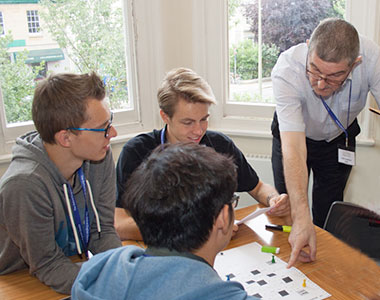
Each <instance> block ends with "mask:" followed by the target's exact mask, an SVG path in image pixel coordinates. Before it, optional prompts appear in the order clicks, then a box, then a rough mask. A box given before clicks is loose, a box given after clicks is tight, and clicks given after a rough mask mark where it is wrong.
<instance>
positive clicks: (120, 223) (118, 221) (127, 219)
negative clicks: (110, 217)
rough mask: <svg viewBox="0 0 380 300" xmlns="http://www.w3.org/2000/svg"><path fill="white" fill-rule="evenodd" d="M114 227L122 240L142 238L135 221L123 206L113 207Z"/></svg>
mask: <svg viewBox="0 0 380 300" xmlns="http://www.w3.org/2000/svg"><path fill="white" fill-rule="evenodd" d="M115 228H116V232H117V233H118V235H119V237H120V239H121V240H122V241H123V240H142V236H141V233H140V230H139V228H138V227H137V225H136V222H135V221H134V220H133V218H132V217H131V216H129V215H128V214H127V213H126V211H125V209H123V208H119V207H116V209H115Z"/></svg>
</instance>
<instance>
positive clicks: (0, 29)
mask: <svg viewBox="0 0 380 300" xmlns="http://www.w3.org/2000/svg"><path fill="white" fill-rule="evenodd" d="M2 35H4V18H3V12H1V11H0V36H2Z"/></svg>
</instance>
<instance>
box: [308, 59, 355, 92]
mask: <svg viewBox="0 0 380 300" xmlns="http://www.w3.org/2000/svg"><path fill="white" fill-rule="evenodd" d="M308 65H309V54H308V55H307V56H306V76H307V77H309V78H313V79H314V80H317V81H318V82H319V81H321V80H324V82H326V84H328V85H334V86H339V85H342V84H343V83H344V82H345V81H346V79H347V77H348V75H350V72H351V69H352V66H351V69H350V70H349V71H348V73H347V75H346V76H345V77H344V79H343V80H335V79H331V78H328V77H327V76H323V75H322V74H320V73H318V74H317V73H313V72H312V71H310V70H309V69H308V67H307V66H308Z"/></svg>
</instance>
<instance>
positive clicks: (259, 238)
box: [227, 205, 380, 300]
mask: <svg viewBox="0 0 380 300" xmlns="http://www.w3.org/2000/svg"><path fill="white" fill-rule="evenodd" d="M260 207H262V206H261V205H260ZM256 208H257V206H256V205H255V206H250V207H247V208H244V209H241V210H238V211H236V215H235V217H236V219H241V218H243V217H244V216H246V215H248V214H249V213H250V212H252V211H254V210H255V209H256ZM251 222H253V223H254V225H253V226H255V227H254V228H255V230H254V231H252V230H251V229H250V228H249V227H247V226H246V225H240V228H239V231H238V232H237V234H236V235H235V236H234V237H233V238H232V240H231V242H230V243H229V245H228V246H227V248H228V249H229V248H234V247H237V246H241V245H245V244H247V243H251V242H258V243H260V244H261V245H271V246H276V247H280V248H281V251H280V253H279V254H276V256H278V257H279V258H281V259H282V260H284V261H286V262H287V261H289V258H290V252H291V247H290V245H289V243H288V237H289V233H286V232H282V231H274V230H273V231H272V230H266V229H265V224H268V223H272V224H279V225H285V223H284V220H283V219H282V218H279V217H268V216H266V215H261V216H259V217H257V218H256V219H254V220H253V221H251ZM315 229H316V233H317V260H316V261H315V262H312V263H301V262H297V263H296V264H295V267H296V268H297V269H299V270H300V271H301V272H303V273H304V274H305V275H306V276H307V277H309V278H310V279H311V280H312V281H314V282H315V283H316V284H318V285H319V286H320V287H321V288H323V289H324V290H325V291H327V292H328V293H329V294H330V295H331V297H329V298H328V299H329V300H333V299H334V300H347V299H366V297H370V296H371V297H372V296H373V295H376V294H379V295H380V267H379V266H378V265H377V264H376V263H375V262H374V261H373V260H372V259H370V258H368V257H367V256H366V255H364V254H362V253H361V252H359V251H358V250H356V249H353V248H351V247H350V246H348V245H347V244H345V243H343V242H342V241H340V240H338V239H336V238H335V237H334V236H333V235H331V234H330V233H329V232H327V231H325V230H323V229H321V228H319V227H317V226H316V227H315Z"/></svg>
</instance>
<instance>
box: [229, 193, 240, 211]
mask: <svg viewBox="0 0 380 300" xmlns="http://www.w3.org/2000/svg"><path fill="white" fill-rule="evenodd" d="M239 199H240V196H239V195H238V194H236V193H234V194H233V195H232V198H231V202H230V203H229V204H231V206H232V208H236V207H237V206H238V204H239Z"/></svg>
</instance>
